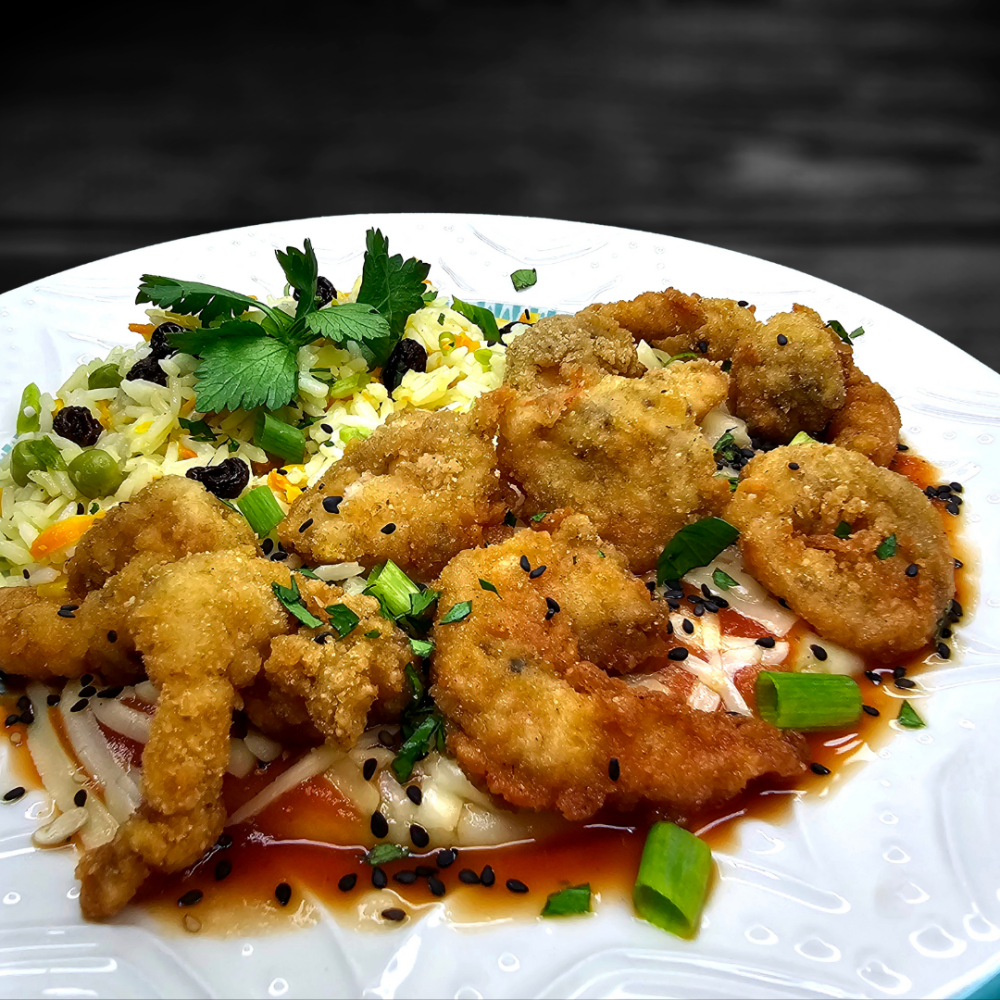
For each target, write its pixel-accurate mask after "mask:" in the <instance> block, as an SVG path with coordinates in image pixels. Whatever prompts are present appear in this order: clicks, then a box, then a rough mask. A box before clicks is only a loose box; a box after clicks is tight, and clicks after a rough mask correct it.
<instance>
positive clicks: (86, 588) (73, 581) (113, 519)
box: [66, 476, 256, 597]
mask: <svg viewBox="0 0 1000 1000" xmlns="http://www.w3.org/2000/svg"><path fill="white" fill-rule="evenodd" d="M236 548H247V549H249V550H253V549H255V548H256V539H255V538H254V534H253V532H252V531H251V530H250V526H249V525H248V524H247V522H246V519H245V518H244V517H243V516H242V515H240V514H239V513H236V512H235V511H233V510H231V509H230V508H229V507H227V506H226V505H225V504H224V503H222V502H220V501H219V500H217V499H216V498H215V497H214V496H212V494H211V493H209V492H208V491H207V490H206V489H205V487H204V486H202V484H201V483H197V482H195V481H194V480H193V479H185V478H184V477H182V476H164V477H163V478H162V479H157V480H156V481H155V482H153V483H151V484H150V485H149V486H147V487H146V488H145V489H144V490H141V491H140V492H139V493H137V494H136V495H135V496H134V497H133V498H132V500H130V501H129V502H127V503H123V504H119V506H117V507H113V508H112V509H111V510H110V511H108V514H107V516H106V517H105V518H103V519H102V520H100V521H97V522H95V523H94V525H93V527H92V528H90V530H89V531H87V532H86V534H85V535H84V536H83V538H81V539H80V544H79V545H78V546H77V549H76V552H75V554H74V555H73V557H72V559H70V560H69V563H68V565H67V568H66V569H67V573H68V575H69V589H70V593H72V594H74V595H75V596H77V597H82V596H83V595H84V594H87V593H89V592H90V591H91V590H94V589H96V588H97V587H100V586H102V585H103V584H104V582H105V581H106V580H107V579H108V578H109V577H112V576H114V575H115V573H117V572H119V571H120V570H121V569H123V568H124V567H125V566H126V565H128V563H129V561H130V560H131V559H132V558H133V557H134V556H135V555H136V554H137V553H139V552H141V553H144V554H146V555H158V556H159V557H160V559H159V561H160V562H170V561H173V560H175V559H180V558H181V557H182V556H186V555H189V554H190V553H192V552H212V551H214V550H216V549H236Z"/></svg>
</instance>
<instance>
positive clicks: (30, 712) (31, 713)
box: [18, 706, 35, 726]
mask: <svg viewBox="0 0 1000 1000" xmlns="http://www.w3.org/2000/svg"><path fill="white" fill-rule="evenodd" d="M18 719H20V721H21V722H23V723H24V724H25V725H26V726H30V725H31V724H32V723H33V722H34V721H35V710H34V709H33V708H31V707H30V706H29V707H28V708H26V709H25V710H24V711H23V712H22V713H21V714H20V715H19V716H18Z"/></svg>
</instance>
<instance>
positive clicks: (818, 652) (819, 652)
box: [809, 642, 828, 663]
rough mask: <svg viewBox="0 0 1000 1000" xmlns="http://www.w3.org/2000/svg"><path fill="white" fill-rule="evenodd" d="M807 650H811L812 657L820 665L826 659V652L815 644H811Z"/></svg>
mask: <svg viewBox="0 0 1000 1000" xmlns="http://www.w3.org/2000/svg"><path fill="white" fill-rule="evenodd" d="M809 648H810V649H811V650H812V654H813V656H815V657H816V659H817V660H819V661H820V663H822V662H823V661H824V660H825V659H826V658H827V655H828V654H827V651H826V650H825V649H824V648H823V647H822V646H818V645H817V644H816V643H815V642H814V643H811V644H810V646H809Z"/></svg>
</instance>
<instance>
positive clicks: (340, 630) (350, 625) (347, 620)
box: [326, 604, 361, 639]
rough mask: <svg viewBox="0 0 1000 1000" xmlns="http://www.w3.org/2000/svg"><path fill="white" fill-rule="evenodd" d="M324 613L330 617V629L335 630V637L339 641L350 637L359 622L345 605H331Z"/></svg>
mask: <svg viewBox="0 0 1000 1000" xmlns="http://www.w3.org/2000/svg"><path fill="white" fill-rule="evenodd" d="M326 613H327V614H328V615H329V616H330V627H331V628H334V629H336V630H337V635H338V637H339V638H341V639H343V638H344V636H346V635H350V633H351V632H353V631H354V630H355V629H356V628H357V627H358V622H360V621H361V619H360V618H359V617H358V616H357V615H356V614H355V613H354V612H353V611H352V610H351V609H350V608H349V607H348V606H347V605H346V604H331V605H330V606H329V607H328V608H327V609H326Z"/></svg>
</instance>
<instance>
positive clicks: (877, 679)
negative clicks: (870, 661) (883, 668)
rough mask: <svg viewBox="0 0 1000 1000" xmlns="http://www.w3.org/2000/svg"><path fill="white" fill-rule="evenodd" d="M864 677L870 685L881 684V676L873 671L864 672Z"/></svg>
mask: <svg viewBox="0 0 1000 1000" xmlns="http://www.w3.org/2000/svg"><path fill="white" fill-rule="evenodd" d="M865 677H867V678H868V680H870V681H871V682H872V684H881V683H882V676H881V674H877V673H875V671H874V670H866V671H865Z"/></svg>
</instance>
